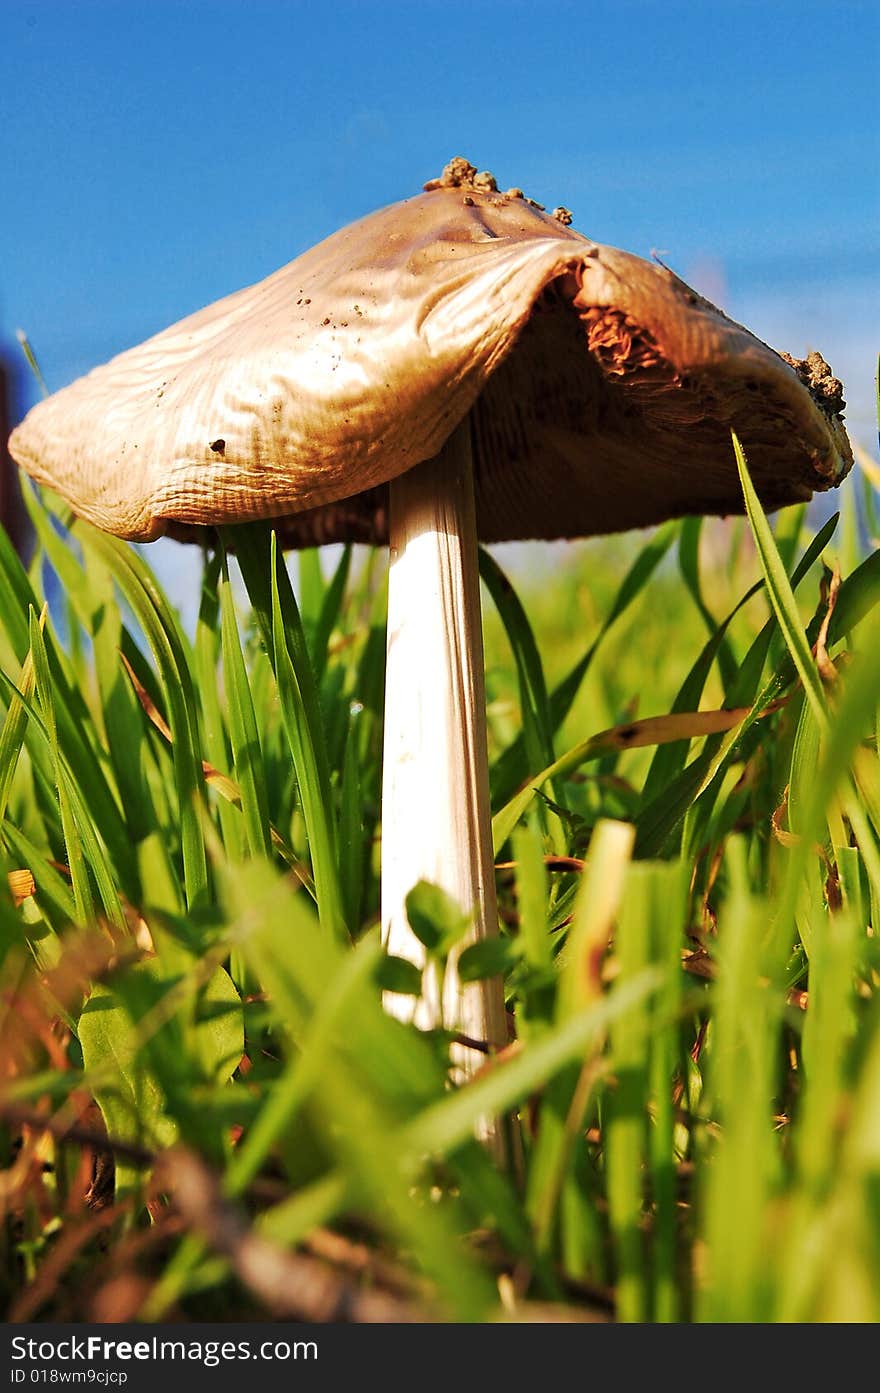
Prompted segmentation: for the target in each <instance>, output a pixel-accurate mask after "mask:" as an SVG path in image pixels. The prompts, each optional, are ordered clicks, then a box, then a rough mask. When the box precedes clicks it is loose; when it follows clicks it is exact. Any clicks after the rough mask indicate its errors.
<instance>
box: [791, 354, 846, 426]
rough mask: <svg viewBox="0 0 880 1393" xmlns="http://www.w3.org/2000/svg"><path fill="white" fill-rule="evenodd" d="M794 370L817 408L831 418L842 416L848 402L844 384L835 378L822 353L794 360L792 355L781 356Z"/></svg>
mask: <svg viewBox="0 0 880 1393" xmlns="http://www.w3.org/2000/svg"><path fill="white" fill-rule="evenodd" d="M779 356H780V357H781V358H783V359H784V360H785V362H786V363H788V364H789V366H790V367H792V368H794V370H795V372H796V373H797V375H798V377H799V378H800V380H801V382H803V384H804V386H805V387H806V389H807V391H808V392H809V393H810V396H811V397H812V398H813V401H814V402H815V403H816V405H817V406H821V408H822V410H823V411H825V412H826V413H827V414H828V415H829V416H842V415H843V411H844V408H845V407H846V402H845V401H844V399H843V383H842V382H841V380H840V378H839V377H835V376H834V374H833V373H832V371H831V368H830V367H829V366H828V364H827V363H826V362H825V359H824V358H823V357H822V354H821V353H815V352H813V353H808V354H807V356H806V358H792V356H791V354H790V353H781V354H780V355H779Z"/></svg>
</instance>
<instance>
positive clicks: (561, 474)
mask: <svg viewBox="0 0 880 1393" xmlns="http://www.w3.org/2000/svg"><path fill="white" fill-rule="evenodd" d="M560 211H564V210H560ZM809 361H810V362H812V359H811V360H809ZM818 363H819V364H821V367H819V368H816V371H815V372H813V371H812V369H811V368H810V367H809V364H804V363H801V364H793V363H792V362H791V360H789V361H788V362H786V361H784V360H783V358H782V357H780V356H779V355H778V354H777V353H775V352H774V351H773V350H772V349H770V348H768V347H767V346H766V345H765V344H763V343H761V342H760V341H759V340H758V339H757V338H755V337H754V336H753V335H752V334H750V333H749V332H748V331H747V330H746V329H744V328H742V327H741V326H740V325H738V324H736V323H734V322H733V321H732V320H730V319H728V318H727V317H726V316H725V315H724V314H722V313H721V311H720V310H717V309H716V308H715V307H714V306H712V305H710V304H709V303H708V301H706V300H704V299H702V298H701V297H700V296H698V295H697V294H696V293H695V292H694V291H692V290H691V289H689V288H688V287H687V286H686V285H685V284H684V283H683V282H682V281H680V280H679V279H678V278H677V277H676V276H674V275H673V274H672V273H671V272H670V271H668V270H666V269H665V268H664V267H663V266H661V265H658V264H654V263H652V262H647V261H644V260H641V259H640V258H638V257H635V256H632V255H630V254H628V253H627V252H623V251H618V250H616V249H615V248H613V247H607V246H602V245H599V244H597V243H594V242H591V241H589V240H588V239H587V238H585V237H583V236H581V235H580V234H579V233H577V232H575V231H573V230H572V229H571V228H570V227H567V226H565V225H564V224H563V222H562V221H560V220H559V219H558V218H555V217H552V216H549V215H547V214H545V213H543V212H542V211H540V210H538V209H537V208H536V207H534V206H532V205H530V204H529V202H528V201H527V200H525V199H523V198H522V197H518V196H515V195H514V196H511V195H504V194H501V193H498V192H496V191H491V190H490V191H487V192H482V191H480V190H479V189H478V188H476V187H469V188H467V189H466V190H463V189H462V188H456V187H437V188H433V189H431V191H430V192H426V193H422V194H420V195H418V196H417V197H415V198H411V199H408V200H406V201H405V202H403V203H399V204H396V205H393V206H392V207H389V208H384V209H382V210H380V211H379V212H376V213H373V214H371V215H370V216H369V217H366V218H364V219H362V220H361V221H359V222H356V223H354V224H352V225H351V226H349V227H346V228H343V229H342V230H341V231H340V232H337V233H336V234H334V235H333V236H332V237H330V238H328V239H327V240H326V241H324V242H322V243H320V244H319V245H318V246H316V247H313V248H312V249H311V250H310V251H307V252H306V253H305V254H304V255H302V256H300V257H298V258H297V259H296V260H295V261H293V262H291V263H290V264H289V265H288V266H285V267H283V268H282V269H281V270H280V271H277V272H276V273H275V274H274V275H272V276H269V277H268V279H267V280H264V281H262V282H260V283H259V284H258V285H254V286H251V287H250V288H249V289H246V290H242V291H239V292H238V293H237V294H234V295H230V296H229V297H227V298H226V299H223V300H220V301H219V302H218V303H217V304H214V305H211V306H209V307H208V308H207V309H203V310H200V311H199V312H198V313H197V314H193V315H190V316H189V317H188V318H187V319H184V320H182V321H181V322H180V323H179V324H176V325H174V326H173V327H172V328H170V329H166V330H165V331H164V332H163V333H160V334H157V335H156V336H155V337H154V338H152V339H150V340H148V341H147V342H146V343H144V344H142V345H140V346H139V347H137V348H133V349H131V350H129V351H128V352H125V353H122V354H120V355H119V356H118V357H116V358H114V359H113V360H112V361H111V362H109V363H107V364H106V365H105V366H103V367H99V368H96V369H95V370H94V371H93V372H91V373H89V374H88V376H86V377H84V378H81V379H80V380H79V381H77V382H74V383H73V384H72V385H71V386H69V387H66V388H65V389H64V390H63V391H60V392H58V393H56V394H55V395H54V396H52V397H50V398H49V399H48V400H46V401H45V402H42V403H40V404H39V405H38V406H36V407H34V409H33V410H32V411H31V412H30V413H29V415H28V416H27V418H26V419H25V421H24V422H22V424H21V425H20V426H19V427H18V428H17V430H15V431H14V432H13V434H12V437H11V439H10V449H11V451H12V454H13V456H14V457H15V459H16V460H17V461H18V462H19V463H20V464H21V465H22V466H23V468H25V469H26V470H27V471H28V472H29V473H30V474H32V475H33V476H34V478H36V479H38V480H39V481H40V482H43V483H46V484H48V485H49V486H50V487H52V488H53V489H55V490H57V491H58V492H59V493H60V494H62V495H63V496H64V497H65V498H66V499H67V500H68V501H69V502H70V504H71V506H72V507H73V509H74V511H75V512H77V513H78V514H80V515H82V516H83V517H85V518H87V519H88V520H89V521H91V522H93V523H95V524H96V525H97V526H98V527H100V528H103V529H105V530H107V531H110V532H114V533H117V534H118V535H120V536H123V537H129V538H132V539H136V540H151V539H153V538H155V537H158V536H160V535H162V534H163V533H170V534H171V535H176V536H180V537H186V536H188V535H192V529H194V528H200V527H203V526H216V525H219V524H224V523H225V524H228V523H234V522H238V521H244V520H248V519H254V518H275V519H279V520H280V524H281V525H280V530H281V532H282V533H283V535H284V537H285V540H286V541H287V542H288V543H290V544H292V545H312V544H315V543H320V542H324V541H334V540H345V539H352V540H363V541H373V542H382V541H384V540H385V539H386V513H387V509H386V497H385V496H386V490H385V488H384V487H383V486H384V485H386V484H387V482H388V481H389V480H390V479H391V478H393V477H395V476H396V475H398V474H401V473H403V472H404V471H405V470H407V469H409V468H411V467H412V466H413V465H414V464H416V463H418V462H419V461H421V460H424V459H428V458H431V457H432V456H433V455H435V454H436V453H437V452H438V450H439V449H440V447H441V445H442V444H443V442H444V441H445V439H446V438H447V436H448V435H449V434H450V433H451V431H452V430H453V429H454V428H455V426H456V425H457V424H458V423H459V422H460V421H461V420H462V419H463V418H464V416H465V415H466V414H467V413H468V412H472V413H473V414H472V418H471V420H472V435H473V443H474V460H475V470H476V493H477V517H478V525H479V529H480V533H481V536H482V537H483V538H484V540H487V541H500V540H508V539H513V538H529V537H543V538H555V537H576V536H587V535H592V534H595V533H601V532H610V531H616V530H620V529H624V528H629V527H636V526H642V525H645V524H648V523H655V522H658V521H660V520H662V519H664V518H667V517H673V516H679V515H682V514H687V513H727V512H739V511H741V510H742V498H741V493H740V489H739V485H738V480H737V473H736V467H735V463H734V457H733V451H732V448H731V442H730V430H731V428H733V429H735V430H736V431H737V433H738V435H739V436H740V439H741V440H742V443H743V446H744V449H745V451H746V454H747V457H748V460H749V466H750V469H751V472H752V476H753V478H754V481H755V484H756V487H757V489H758V491H759V493H760V495H761V497H762V499H763V501H764V503H765V505H766V506H768V507H777V506H779V505H781V504H784V503H789V502H794V501H797V500H799V499H805V498H808V497H809V496H810V494H811V493H812V492H813V491H814V490H818V489H826V488H829V487H831V486H832V485H834V484H836V483H837V482H839V480H840V479H841V478H842V477H843V475H844V474H845V473H846V471H847V469H848V468H849V466H850V464H851V453H850V447H849V442H848V440H847V437H846V433H845V430H844V428H843V426H842V424H841V419H840V415H839V409H840V407H841V406H842V402H841V400H840V393H839V384H838V383H836V381H835V380H834V379H832V378H831V376H830V370H828V369H827V368H825V366H824V364H822V360H821V359H818ZM814 366H815V364H814ZM829 383H830V384H831V387H829Z"/></svg>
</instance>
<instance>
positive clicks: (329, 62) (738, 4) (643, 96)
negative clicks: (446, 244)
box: [0, 0, 880, 445]
mask: <svg viewBox="0 0 880 1393" xmlns="http://www.w3.org/2000/svg"><path fill="white" fill-rule="evenodd" d="M878 72H880V5H878V4H877V3H876V0H864V2H862V0H834V3H828V0H823V3H813V0H798V3H792V2H791V0H762V2H761V3H757V0H726V3H715V0H689V2H688V3H679V0H663V3H660V0H595V2H594V3H589V0H586V2H585V3H580V4H569V3H560V0H544V3H537V0H529V3H523V0H505V3H500V2H499V0H469V3H464V4H463V3H459V0H442V3H438V0H412V3H402V0H393V2H392V3H360V4H356V3H352V0H329V3H323V4H322V3H320V0H312V2H311V3H300V0H289V3H282V0H250V3H229V2H228V0H227V3H221V2H220V0H203V2H200V0H191V2H190V3H187V0H179V2H178V3H175V4H170V3H168V0H152V3H149V4H145V3H144V4H142V3H139V0H115V2H114V0H0V207H2V218H0V340H2V341H4V342H5V343H6V344H7V346H8V345H9V343H10V341H11V340H12V339H13V333H14V329H15V328H16V327H17V326H23V327H24V328H26V329H27V331H28V333H29V334H30V335H31V337H32V339H33V342H34V344H35V346H36V348H37V350H38V353H39V355H40V358H41V360H42V363H43V366H44V370H45V373H46V376H47V378H48V380H49V384H50V387H52V388H57V387H60V386H62V385H64V384H65V383H66V382H68V381H70V380H71V379H72V378H74V377H75V376H77V375H79V374H80V373H82V372H84V371H86V370H87V369H88V368H90V367H92V366H94V365H95V364H96V363H99V362H101V361H103V360H104V359H106V358H108V357H109V356H111V355H112V354H113V353H115V352H118V351H119V350H121V349H123V348H125V347H127V346H128V345H130V344H132V343H136V342H139V341H140V340H141V339H143V338H145V337H146V336H147V335H149V334H151V333H153V332H155V331H157V330H159V329H161V328H163V327H165V325H167V324H169V323H171V322H173V321H174V320H176V319H178V318H180V317H181V316H182V315H184V314H186V313H188V312H189V311H190V310H192V309H194V308H196V307H198V306H200V305H202V304H205V303H207V302H209V301H211V300H213V299H216V298H217V297H219V296H220V295H224V294H226V293H228V292H229V291H231V290H234V289H237V288H238V287H239V286H242V285H245V284H248V283H250V282H252V281H255V280H258V279H260V278H261V277H262V276H264V275H266V274H268V273H269V272H270V271H272V270H274V269H275V268H276V267H277V266H279V265H281V264H283V263H284V262H286V261H289V260H290V259H291V258H292V257H294V256H296V255H297V254H298V253H299V252H300V251H302V250H304V249H305V248H306V247H307V246H309V245H310V244H311V243H313V242H315V241H316V240H318V239H319V238H321V237H323V236H325V235H327V234H328V233H330V232H332V231H333V230H334V229H335V228H337V227H338V226H340V225H342V224H343V223H345V222H348V221H350V220H351V219H353V218H355V217H358V216H360V215H361V214H363V213H365V212H368V211H369V210H371V209H372V208H375V207H378V206H380V205H382V204H385V203H388V202H392V201H394V200H395V199H398V198H401V197H405V196H407V195H408V194H410V193H413V192H415V191H417V190H418V189H419V188H420V186H421V184H422V182H423V181H424V180H425V179H427V178H430V177H431V176H432V175H434V174H436V173H438V172H439V170H440V168H441V166H442V165H443V164H444V162H445V161H446V160H447V159H448V158H449V156H450V155H452V154H456V153H462V154H466V155H467V156H469V158H471V159H472V160H473V161H474V162H475V163H476V164H478V165H480V167H487V168H489V169H492V170H493V171H494V172H495V173H496V174H497V176H498V178H499V180H500V181H501V182H502V183H503V184H505V185H508V184H519V185H521V186H522V187H523V188H525V190H526V192H527V193H529V194H531V195H532V196H534V197H536V198H538V199H540V200H541V201H542V202H546V203H548V205H553V204H556V203H563V204H566V205H567V206H568V207H570V208H572V209H573V210H574V213H575V226H577V227H578V228H579V229H580V230H582V231H584V232H586V233H588V234H589V235H590V236H592V237H594V238H596V239H597V240H599V241H605V242H611V243H614V244H616V245H618V246H623V247H626V248H628V249H629V250H632V251H635V252H638V253H640V254H642V255H649V254H650V252H651V250H652V249H656V250H658V251H660V252H662V253H663V254H664V258H665V259H666V260H668V261H669V262H670V263H671V264H672V265H673V266H674V267H675V269H676V270H678V271H679V272H680V273H682V274H683V275H684V276H685V277H687V278H690V279H692V280H693V281H694V282H695V283H696V284H697V285H698V286H699V287H700V288H701V289H703V290H705V291H706V293H708V294H710V295H711V296H713V297H715V298H718V299H720V300H721V302H722V303H723V305H724V306H725V308H726V309H728V311H729V312H730V313H732V314H733V315H734V316H735V317H737V318H739V319H742V320H743V321H744V322H745V323H747V324H748V325H749V327H750V328H753V329H754V330H755V331H756V332H757V333H759V334H760V335H761V336H762V337H763V338H766V339H767V340H768V341H770V342H771V343H773V344H774V346H776V347H779V348H785V349H788V350H789V351H791V352H794V353H799V354H800V353H802V352H804V351H805V350H806V349H807V348H809V347H819V348H821V349H822V351H823V352H824V353H825V355H826V357H827V358H828V359H829V361H830V362H831V363H832V366H833V367H834V369H835V371H836V372H837V373H838V374H839V375H840V376H842V377H843V378H844V381H845V383H846V386H847V389H848V390H847V396H848V398H849V401H850V407H851V409H850V412H849V420H850V424H851V426H852V428H853V431H854V433H855V434H857V435H858V436H859V437H860V438H861V439H862V440H863V441H865V442H866V443H868V444H869V445H876V433H875V422H874V420H873V405H872V392H873V384H872V378H873V374H874V371H875V365H876V355H877V349H878V346H880V344H878V339H880V335H878V332H877V326H878V317H880V316H878V295H877V285H878V281H877V265H878V260H880V122H878V117H877V110H876V107H877V79H878Z"/></svg>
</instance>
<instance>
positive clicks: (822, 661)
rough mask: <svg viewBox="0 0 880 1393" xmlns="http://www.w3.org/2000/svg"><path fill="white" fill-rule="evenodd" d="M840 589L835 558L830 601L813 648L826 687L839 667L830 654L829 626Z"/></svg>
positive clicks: (829, 589) (837, 565)
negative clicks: (828, 645) (828, 644)
mask: <svg viewBox="0 0 880 1393" xmlns="http://www.w3.org/2000/svg"><path fill="white" fill-rule="evenodd" d="M839 590H840V565H839V563H838V562H837V561H836V560H835V562H834V569H833V571H832V572H831V579H830V581H829V583H828V601H827V604H826V607H825V616H824V618H823V620H822V627H821V628H820V630H819V637H818V638H817V639H816V643H815V645H814V648H813V652H814V654H815V655H816V667H817V668H818V669H819V676H820V677H821V679H822V681H823V682H824V684H825V686H826V687H833V686H834V684H835V683H836V681H837V675H838V674H837V668H836V667H835V666H834V664H833V663H832V661H831V659H830V658H829V656H828V648H827V643H828V628H829V625H830V624H831V616H832V615H833V614H834V608H835V605H836V604H837V594H838V591H839Z"/></svg>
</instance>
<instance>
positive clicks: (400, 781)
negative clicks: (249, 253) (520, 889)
mask: <svg viewBox="0 0 880 1393" xmlns="http://www.w3.org/2000/svg"><path fill="white" fill-rule="evenodd" d="M389 487H390V495H391V496H390V523H389V534H390V536H389V540H390V547H391V570H390V575H389V582H388V660H387V669H386V689H385V690H386V695H385V750H384V777H383V793H382V937H383V941H384V943H385V945H386V947H387V949H388V951H389V952H390V953H393V954H395V955H397V956H399V957H404V958H408V959H409V960H410V961H411V962H414V963H416V964H417V966H419V967H423V966H424V964H425V950H424V948H423V947H422V944H421V943H420V942H419V940H418V939H417V938H416V936H415V934H414V933H413V931H412V929H411V928H410V926H409V922H408V920H407V916H406V907H405V900H406V896H407V895H408V894H409V892H410V890H411V889H412V888H413V886H414V885H415V884H416V882H417V881H419V880H428V881H431V882H432V883H433V884H435V885H439V886H441V887H442V889H444V890H445V891H446V892H447V893H448V894H449V895H451V896H452V898H453V899H454V900H455V901H456V902H457V903H458V904H459V905H460V906H461V908H462V911H463V912H464V913H466V914H473V916H474V922H473V926H472V928H471V930H470V931H469V934H468V937H467V939H466V940H465V943H464V944H463V945H462V946H463V947H464V946H467V943H472V942H475V941H476V940H477V939H481V938H486V937H488V936H489V935H494V934H496V933H497V932H498V913H497V907H496V902H495V874H494V865H493V857H492V832H491V822H490V816H489V765H488V754H487V747H486V696H485V686H484V680H483V637H482V628H481V623H480V584H479V573H478V561H477V528H476V515H475V508H474V483H473V462H472V455H471V436H470V420H469V418H467V417H466V418H465V420H464V421H463V422H462V424H461V425H460V426H459V427H458V428H457V429H456V430H455V431H454V432H453V434H452V435H451V436H450V438H449V439H448V441H447V442H446V445H445V446H444V448H443V450H442V451H441V452H440V454H439V455H437V456H436V458H435V459H432V460H427V461H425V462H424V463H423V464H419V465H416V467H415V468H413V469H411V470H409V472H408V473H406V474H402V475H400V476H399V478H396V479H392V481H391V483H390V485H389ZM456 957H457V955H456ZM456 957H453V959H452V961H451V962H450V964H449V966H448V968H447V972H446V975H445V982H444V984H443V988H442V992H441V988H440V984H439V982H438V981H437V979H436V975H435V974H434V973H432V972H426V974H425V981H424V987H423V995H422V998H421V1000H420V1001H419V1003H418V1005H417V1006H416V1007H415V1008H414V1007H413V1004H412V999H411V998H408V997H404V996H401V995H395V994H392V993H389V994H388V998H387V1002H386V1004H387V1008H388V1010H389V1011H391V1012H392V1013H393V1014H395V1015H397V1016H400V1017H402V1018H404V1019H408V1020H414V1021H415V1022H416V1024H418V1025H420V1026H422V1027H423V1028H425V1029H432V1028H434V1027H437V1026H441V1025H442V1026H444V1027H445V1028H447V1029H449V1030H455V1031H459V1032H461V1033H462V1034H463V1035H466V1036H468V1037H470V1038H473V1039H476V1040H483V1041H486V1042H487V1043H488V1044H489V1046H490V1047H497V1046H500V1045H503V1044H505V1043H506V1041H507V1030H506V1018H505V1012H504V995H503V988H502V983H501V980H500V979H499V978H492V979H487V980H485V981H482V982H478V983H471V984H469V985H462V983H461V982H460V981H459V979H458V973H457V970H456ZM456 1062H457V1063H458V1064H459V1065H460V1068H461V1071H462V1073H464V1074H468V1073H473V1072H474V1070H475V1069H477V1068H478V1067H479V1065H480V1063H481V1056H480V1055H479V1054H478V1053H477V1052H475V1051H473V1050H468V1049H461V1050H459V1051H458V1052H457V1056H456Z"/></svg>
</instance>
